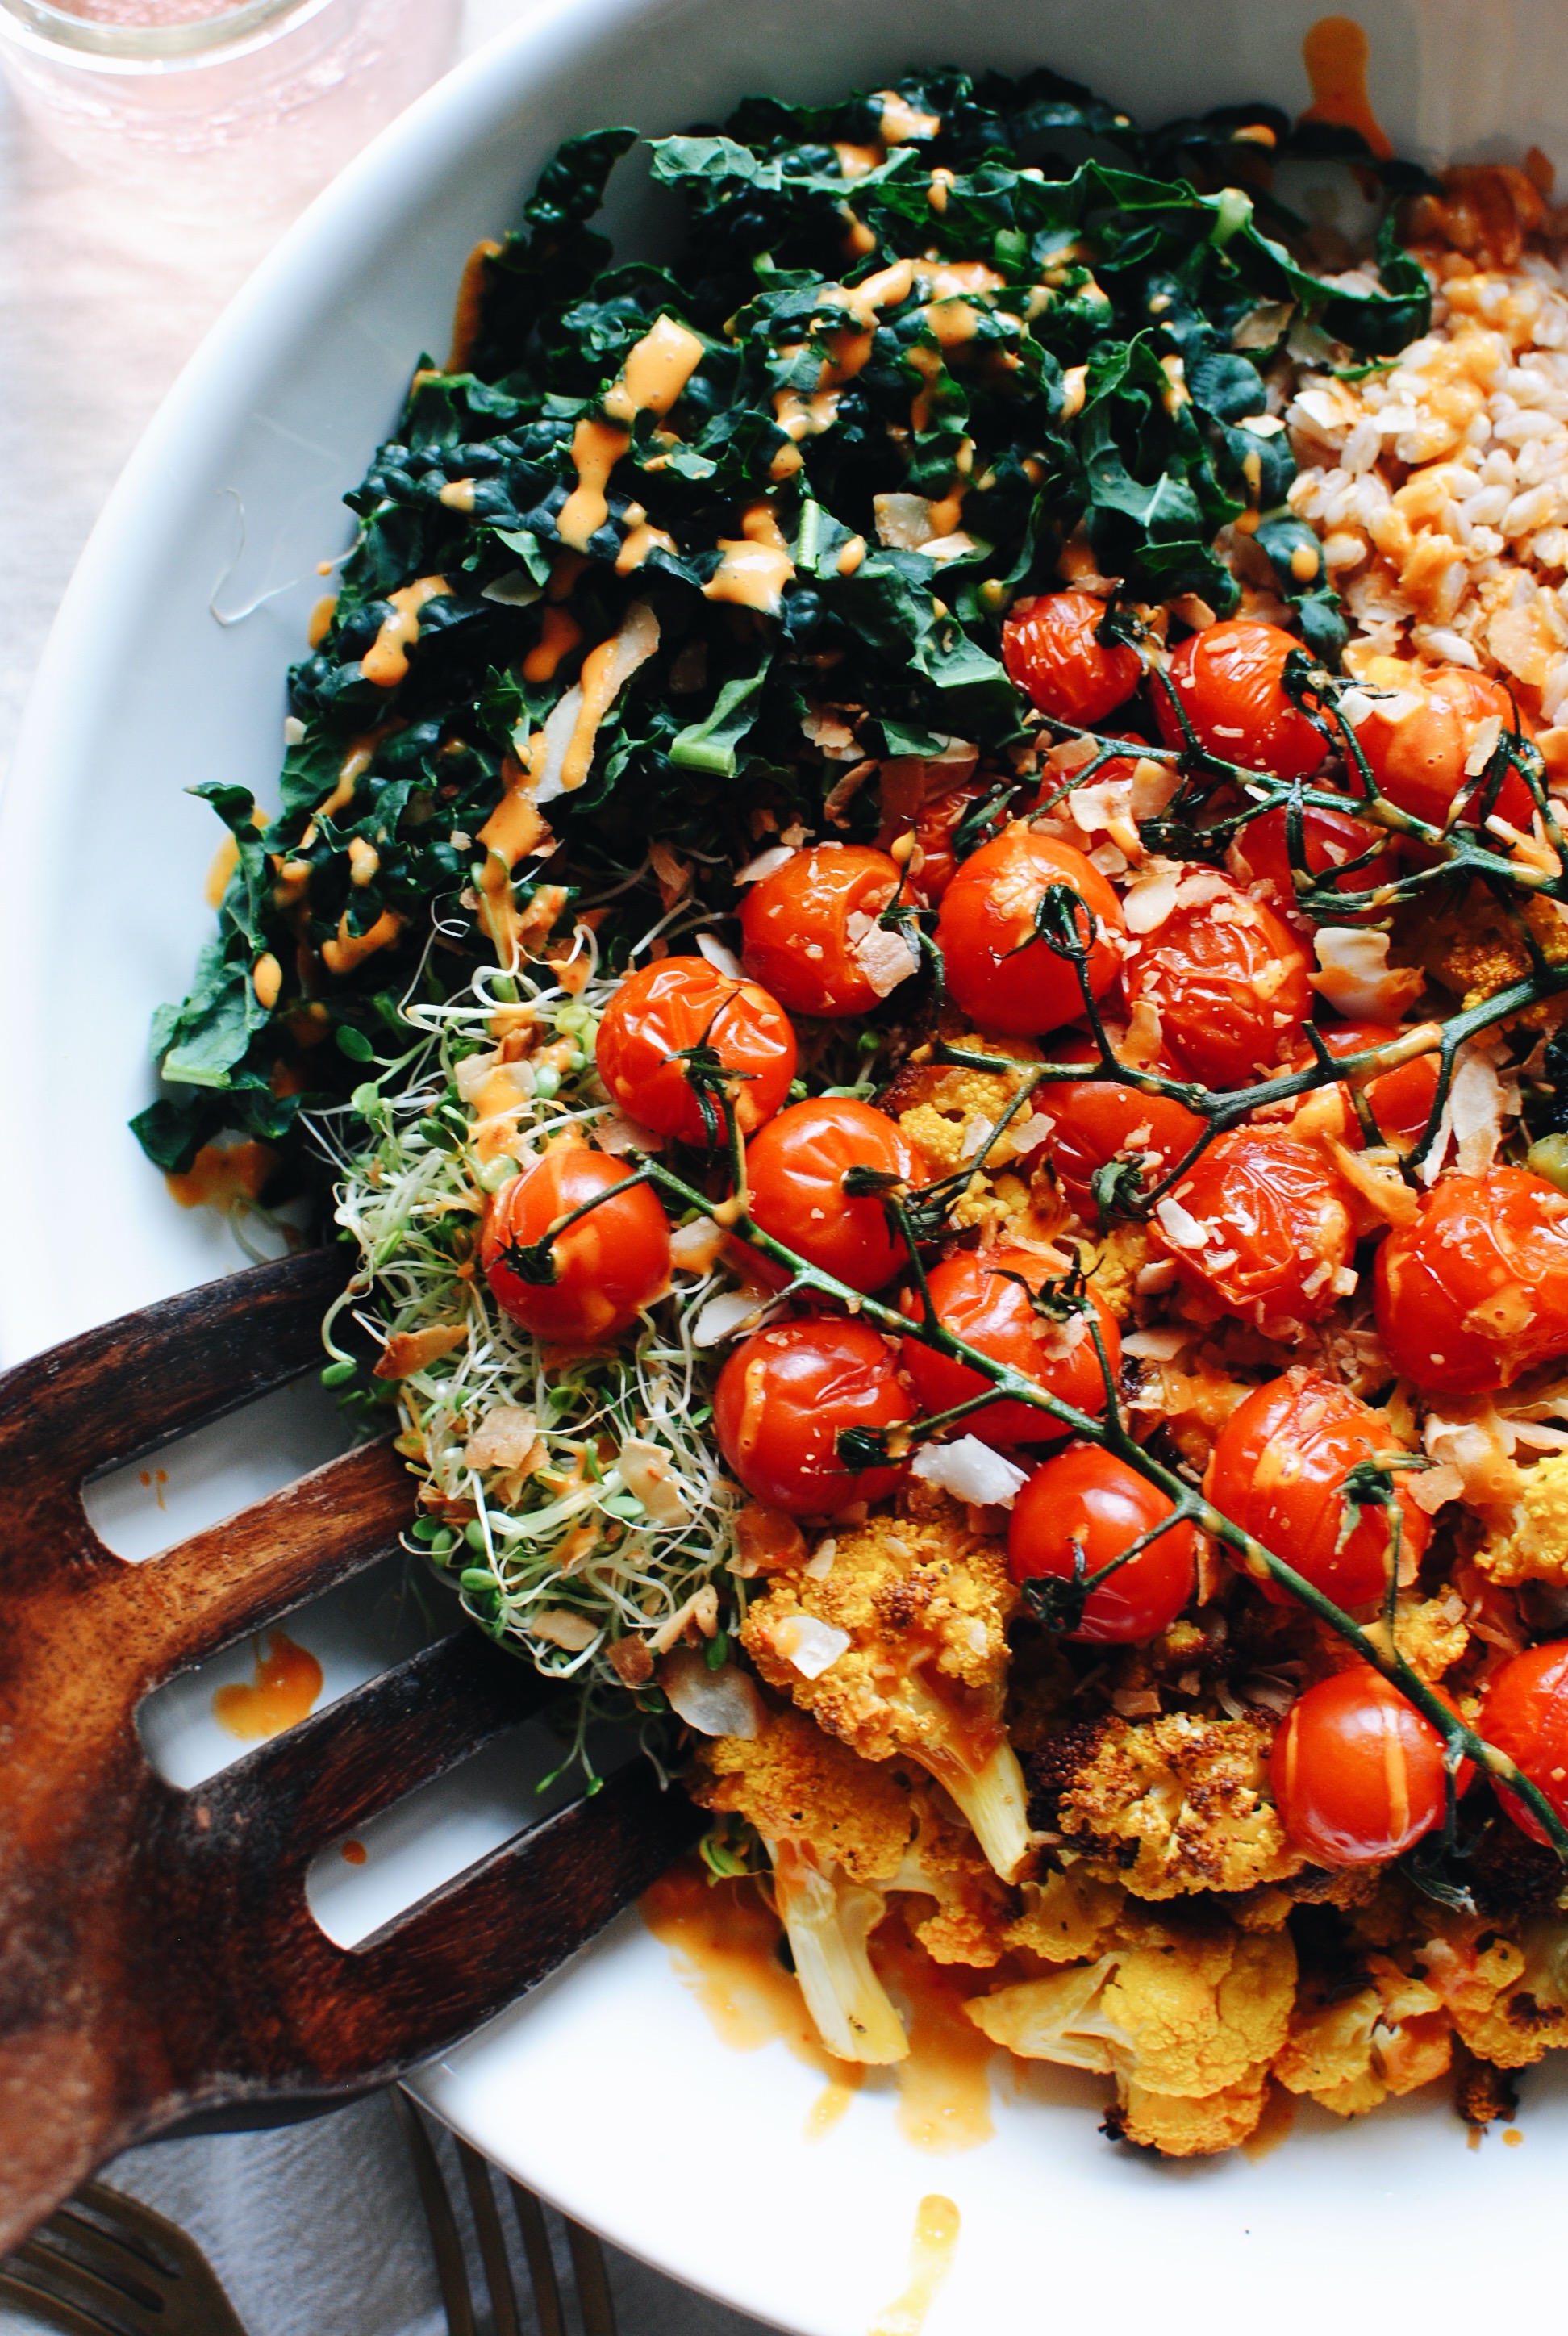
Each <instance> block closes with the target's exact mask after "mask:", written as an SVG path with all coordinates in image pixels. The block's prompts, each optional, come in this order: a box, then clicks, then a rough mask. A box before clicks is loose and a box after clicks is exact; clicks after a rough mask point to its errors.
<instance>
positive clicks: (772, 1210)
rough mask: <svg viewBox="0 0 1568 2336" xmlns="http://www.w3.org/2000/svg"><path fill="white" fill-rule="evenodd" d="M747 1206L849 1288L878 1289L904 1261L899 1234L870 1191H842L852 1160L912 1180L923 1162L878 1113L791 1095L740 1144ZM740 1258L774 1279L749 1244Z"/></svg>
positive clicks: (845, 1098)
mask: <svg viewBox="0 0 1568 2336" xmlns="http://www.w3.org/2000/svg"><path fill="white" fill-rule="evenodd" d="M745 1164H746V1184H747V1188H748V1190H749V1192H750V1194H751V1213H752V1216H753V1218H754V1219H755V1222H756V1223H757V1224H759V1225H760V1226H761V1227H762V1230H763V1231H764V1232H765V1233H771V1234H772V1235H773V1237H774V1240H775V1241H783V1242H784V1246H785V1248H786V1249H793V1250H794V1251H795V1252H796V1253H797V1255H799V1256H801V1257H804V1258H807V1259H809V1260H810V1261H811V1263H812V1264H813V1265H820V1266H821V1267H822V1269H823V1271H824V1272H826V1273H832V1274H836V1275H837V1277H838V1279H839V1280H841V1281H847V1282H848V1283H849V1285H850V1287H851V1289H852V1290H868V1291H869V1290H881V1288H882V1286H883V1284H884V1283H886V1282H889V1281H891V1280H892V1278H893V1276H894V1275H895V1274H896V1273H898V1272H899V1271H901V1269H902V1268H903V1267H904V1266H906V1265H907V1264H908V1262H909V1251H908V1249H907V1247H906V1245H905V1244H904V1242H903V1241H901V1240H899V1239H897V1238H896V1237H895V1235H894V1234H893V1232H892V1231H890V1229H889V1224H888V1212H887V1211H886V1209H885V1208H884V1207H883V1206H882V1203H881V1201H880V1200H879V1199H878V1197H877V1195H876V1193H875V1192H864V1193H861V1194H858V1195H855V1194H850V1193H846V1192H845V1191H844V1178H845V1176H846V1174H847V1173H849V1171H850V1170H851V1169H852V1168H868V1169H873V1170H875V1171H877V1172H878V1173H880V1174H881V1175H884V1176H894V1177H897V1178H898V1179H899V1180H900V1181H901V1183H905V1184H908V1185H919V1184H920V1183H923V1182H924V1181H925V1180H926V1178H927V1177H928V1175H929V1173H930V1172H929V1170H928V1168H927V1165H926V1163H925V1162H924V1161H923V1160H922V1159H921V1158H920V1154H919V1153H917V1152H916V1151H915V1149H914V1146H913V1145H912V1144H911V1143H910V1142H909V1141H908V1139H907V1138H906V1137H905V1136H904V1135H903V1134H902V1133H901V1130H900V1129H899V1127H898V1126H897V1124H895V1122H894V1121H892V1120H891V1119H890V1118H889V1117H888V1116H887V1114H886V1113H885V1112H881V1111H873V1110H872V1106H871V1105H870V1104H865V1103H859V1102H857V1101H856V1100H855V1099H854V1098H853V1097H852V1096H850V1095H822V1096H819V1097H817V1098H816V1099H815V1100H813V1101H812V1102H809V1103H797V1104H792V1105H790V1107H789V1109H788V1110H787V1111H781V1112H780V1113H779V1114H778V1117H777V1118H776V1119H771V1120H770V1121H769V1122H768V1124H767V1125H766V1126H765V1128H764V1129H763V1130H762V1132H761V1134H758V1135H756V1136H754V1137H753V1139H752V1142H751V1144H749V1145H748V1146H747V1149H746V1156H745ZM747 1256H748V1262H750V1263H751V1264H753V1265H754V1266H755V1270H757V1271H758V1272H759V1273H760V1274H761V1275H762V1278H763V1279H764V1280H765V1281H771V1282H773V1283H774V1284H775V1286H779V1287H782V1285H783V1284H784V1281H785V1280H787V1279H788V1276H787V1275H786V1273H785V1271H784V1268H783V1267H782V1266H775V1265H773V1264H771V1263H770V1262H769V1261H768V1260H766V1259H765V1258H764V1257H762V1256H761V1255H760V1254H758V1252H756V1251H748V1253H747Z"/></svg>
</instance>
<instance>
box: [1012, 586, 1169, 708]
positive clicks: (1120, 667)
mask: <svg viewBox="0 0 1568 2336" xmlns="http://www.w3.org/2000/svg"><path fill="white" fill-rule="evenodd" d="M1104 621H1105V602H1104V601H1103V600H1096V598H1095V596H1094V594H1093V593H1092V592H1047V593H1046V594H1045V595H1044V597H1043V598H1042V599H1038V600H1019V601H1018V602H1017V603H1016V604H1015V606H1014V608H1013V611H1012V614H1011V616H1009V618H1008V621H1007V623H1006V624H1005V625H1004V626H1003V627H1002V663H1003V664H1004V665H1005V666H1006V667H1007V669H1008V673H1009V674H1010V675H1011V676H1012V678H1013V679H1014V680H1015V681H1016V682H1017V683H1018V687H1019V688H1020V689H1023V690H1027V692H1028V695H1029V696H1030V697H1032V698H1033V700H1034V702H1035V704H1036V705H1037V706H1038V707H1039V709H1040V712H1041V713H1042V714H1053V715H1055V716H1056V717H1057V721H1058V722H1076V724H1077V725H1078V726H1079V727H1080V728H1081V729H1086V730H1092V729H1094V728H1095V727H1096V725H1097V724H1098V723H1101V722H1103V721H1104V720H1105V716H1106V715H1107V714H1114V713H1115V710H1116V708H1117V706H1125V704H1126V701H1127V699H1128V698H1129V697H1131V696H1132V694H1133V692H1134V690H1135V689H1136V687H1137V686H1138V684H1139V682H1140V681H1142V679H1143V677H1144V667H1143V663H1142V660H1141V659H1140V657H1139V656H1138V653H1137V651H1136V649H1134V648H1129V647H1127V646H1126V644H1125V642H1120V641H1118V642H1114V643H1109V644H1107V643H1104V642H1102V641H1101V640H1099V639H1098V638H1097V635H1098V632H1099V628H1100V626H1101V625H1102V624H1103V622H1104Z"/></svg>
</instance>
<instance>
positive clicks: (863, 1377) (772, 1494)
mask: <svg viewBox="0 0 1568 2336" xmlns="http://www.w3.org/2000/svg"><path fill="white" fill-rule="evenodd" d="M913 1416H914V1404H913V1401H912V1400H911V1396H910V1392H909V1389H908V1388H907V1387H905V1386H904V1384H903V1382H902V1380H901V1378H900V1377H899V1374H898V1368H897V1364H896V1361H895V1358H894V1356H893V1352H892V1349H891V1347H890V1346H889V1344H888V1342H887V1340H886V1339H885V1338H882V1337H881V1334H880V1332H878V1331H876V1330H873V1329H872V1328H871V1326H870V1324H869V1323H865V1322H853V1321H845V1320H842V1319H838V1318H836V1317H834V1316H832V1315H826V1314H823V1315H813V1316H811V1317H810V1318H808V1319H805V1320H803V1321H799V1322H784V1323H780V1324H779V1325H778V1326H777V1327H776V1328H775V1329H767V1330H758V1331H757V1332H756V1333H755V1335H754V1336H753V1337H752V1338H747V1339H746V1340H745V1342H744V1343H743V1344H742V1345H741V1346H739V1347H737V1348H736V1349H735V1353H734V1354H733V1355H732V1356H731V1357H730V1358H729V1360H728V1362H727V1363H726V1365H725V1367H724V1368H723V1370H722V1371H721V1372H720V1373H719V1376H718V1385H717V1387H716V1388H715V1390H714V1406H713V1418H714V1433H715V1435H716V1436H717V1438H718V1446H719V1450H720V1451H721V1452H722V1453H723V1454H724V1456H725V1458H726V1461H727V1462H728V1463H729V1465H730V1466H731V1468H732V1469H733V1470H734V1471H735V1475H737V1476H738V1477H739V1479H740V1481H741V1483H742V1484H744V1485H745V1489H746V1491H747V1492H748V1493H750V1494H751V1495H752V1497H753V1498H754V1499H755V1500H758V1501H762V1502H764V1503H765V1504H766V1505H767V1506H768V1507H769V1508H770V1509H784V1511H786V1512H787V1513H788V1514H789V1515H791V1516H835V1515H837V1514H839V1513H840V1512H841V1511H842V1510H843V1509H846V1508H848V1507H849V1506H850V1505H851V1504H852V1503H854V1502H858V1501H883V1500H886V1499H888V1498H889V1496H890V1495H891V1494H892V1493H893V1492H895V1491H896V1490H897V1488H898V1484H899V1480H900V1477H901V1475H902V1473H903V1472H902V1470H901V1468H898V1467H885V1468H881V1467H878V1468H863V1469H861V1470H859V1471H856V1470H852V1469H850V1468H847V1467H846V1466H845V1465H844V1464H843V1462H842V1460H841V1459H840V1458H839V1456H838V1450H837V1445H836V1442H835V1439H836V1437H837V1436H838V1435H839V1434H840V1432H841V1431H842V1429H844V1428H850V1427H871V1428H876V1427H893V1426H898V1425H899V1424H900V1423H901V1422H902V1421H904V1420H906V1419H911V1418H913Z"/></svg>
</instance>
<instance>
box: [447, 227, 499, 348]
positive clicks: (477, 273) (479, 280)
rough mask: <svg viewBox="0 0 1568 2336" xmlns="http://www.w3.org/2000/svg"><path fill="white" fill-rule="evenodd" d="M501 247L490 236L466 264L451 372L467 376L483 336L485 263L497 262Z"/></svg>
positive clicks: (457, 307)
mask: <svg viewBox="0 0 1568 2336" xmlns="http://www.w3.org/2000/svg"><path fill="white" fill-rule="evenodd" d="M500 256H501V246H500V244H499V243H494V242H492V240H491V239H490V238H489V237H488V236H487V237H486V238H485V239H484V241H483V242H482V243H476V244H475V245H474V247H473V249H472V251H471V252H470V253H469V255H468V258H466V259H465V260H464V261H463V280H462V281H461V283H460V284H459V285H458V287H457V301H456V305H455V307H454V308H453V316H452V352H451V355H449V356H448V358H447V360H446V370H447V372H448V373H466V372H467V370H468V360H469V358H470V357H471V356H472V354H473V345H474V342H475V341H476V340H477V339H478V337H479V317H480V310H481V309H482V307H483V304H484V263H485V261H486V260H487V259H497V258H500Z"/></svg>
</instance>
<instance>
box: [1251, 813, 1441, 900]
mask: <svg viewBox="0 0 1568 2336" xmlns="http://www.w3.org/2000/svg"><path fill="white" fill-rule="evenodd" d="M1288 818H1289V814H1288V813H1286V812H1285V811H1283V810H1274V811H1265V812H1260V813H1259V814H1258V816H1257V818H1256V819H1250V820H1249V821H1248V822H1247V824H1246V826H1245V827H1243V828H1242V829H1240V830H1239V831H1238V832H1237V833H1236V835H1235V837H1234V838H1233V840H1232V844H1231V848H1230V850H1229V851H1228V852H1226V854H1225V865H1226V867H1227V868H1228V869H1229V870H1230V871H1231V873H1232V876H1233V877H1234V878H1235V880H1236V881H1237V883H1238V884H1244V885H1246V886H1247V887H1248V889H1249V890H1250V891H1251V892H1252V893H1253V894H1254V896H1260V895H1261V897H1262V898H1263V899H1264V900H1266V901H1267V902H1268V904H1269V906H1270V907H1271V908H1272V909H1276V910H1278V911H1279V913H1280V914H1281V916H1283V917H1290V918H1298V917H1301V916H1302V915H1303V914H1304V912H1303V911H1302V910H1300V908H1299V906H1298V895H1297V891H1296V880H1295V876H1294V874H1293V872H1292V871H1291V867H1290V833H1289V826H1288ZM1301 842H1302V848H1303V854H1304V857H1305V860H1306V863H1307V866H1308V868H1309V869H1310V871H1311V873H1312V874H1313V875H1314V876H1328V877H1329V879H1330V881H1331V884H1332V888H1333V890H1334V891H1337V892H1375V891H1377V889H1378V886H1379V885H1380V884H1390V883H1392V882H1393V881H1394V878H1395V876H1396V874H1397V873H1398V871H1397V869H1396V867H1395V864H1394V855H1393V852H1391V850H1390V849H1389V848H1388V830H1387V829H1386V828H1381V827H1375V826H1374V825H1373V823H1372V822H1371V821H1370V820H1368V819H1358V818H1357V817H1356V816H1355V814H1354V813H1352V812H1349V811H1329V810H1328V809H1327V808H1326V807H1325V806H1323V805H1321V804H1306V805H1303V807H1302V812H1301ZM1379 844H1380V845H1381V846H1382V847H1383V848H1382V850H1380V851H1379V852H1378V856H1377V858H1376V859H1375V860H1372V861H1369V862H1368V865H1367V866H1366V867H1365V868H1352V869H1350V870H1349V871H1348V872H1347V873H1346V874H1344V875H1343V876H1336V875H1334V874H1333V872H1332V871H1334V870H1335V869H1337V868H1343V867H1345V863H1346V862H1347V861H1351V860H1359V858H1360V856H1361V854H1362V852H1368V851H1370V850H1371V849H1373V847H1374V846H1377V845H1379ZM1376 914H1377V911H1376V910H1373V909H1357V910H1344V911H1342V912H1339V913H1337V914H1336V916H1335V917H1332V918H1329V919H1320V922H1329V923H1339V924H1359V923H1361V922H1364V921H1365V920H1366V919H1367V918H1368V917H1371V916H1375V915H1376Z"/></svg>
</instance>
